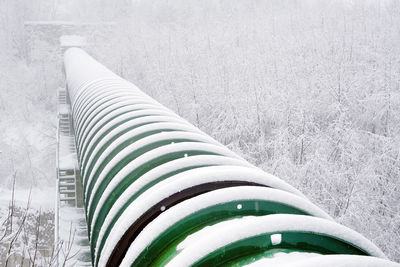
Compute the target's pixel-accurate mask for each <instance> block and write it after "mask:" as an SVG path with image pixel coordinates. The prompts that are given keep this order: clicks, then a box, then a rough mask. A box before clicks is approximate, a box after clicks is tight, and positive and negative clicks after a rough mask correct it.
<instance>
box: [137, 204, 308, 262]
mask: <svg viewBox="0 0 400 267" xmlns="http://www.w3.org/2000/svg"><path fill="white" fill-rule="evenodd" d="M239 204H240V205H242V208H241V209H238V208H237V205H239ZM277 213H286V214H303V215H307V214H308V213H307V212H305V211H302V210H300V209H298V208H296V207H292V206H288V205H285V204H282V203H278V202H272V201H267V200H262V199H253V200H235V201H231V202H225V203H222V204H218V205H214V206H211V207H207V208H204V209H201V210H198V211H196V212H195V213H193V214H191V215H189V216H187V217H185V218H183V219H181V220H180V221H179V222H178V223H176V224H174V225H173V226H171V227H169V228H168V229H167V230H165V231H164V232H163V233H161V234H160V235H158V237H157V238H156V239H154V240H153V242H152V243H151V244H150V245H149V246H147V247H146V249H145V250H144V251H143V252H142V253H141V254H140V255H139V257H138V258H137V259H136V260H135V261H134V262H133V263H132V266H163V265H164V264H166V263H168V262H169V260H171V259H172V258H173V257H174V256H176V255H177V254H178V251H177V246H178V245H179V243H181V242H182V241H183V240H184V239H185V238H186V237H187V236H189V235H191V234H193V233H195V232H197V231H199V230H200V229H202V228H204V227H206V226H210V225H214V224H216V223H218V222H222V221H226V220H231V219H235V218H240V217H242V216H262V215H269V214H277ZM210 266H212V265H210Z"/></svg>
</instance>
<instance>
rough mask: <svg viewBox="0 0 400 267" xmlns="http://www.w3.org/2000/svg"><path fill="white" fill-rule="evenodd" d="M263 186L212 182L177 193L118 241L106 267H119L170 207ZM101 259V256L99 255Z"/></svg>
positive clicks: (165, 200) (133, 226) (139, 219)
mask: <svg viewBox="0 0 400 267" xmlns="http://www.w3.org/2000/svg"><path fill="white" fill-rule="evenodd" d="M244 185H246V186H262V187H269V186H266V185H263V184H258V183H253V182H247V181H218V182H210V183H205V184H200V185H196V186H193V187H190V188H187V189H185V190H182V191H180V192H178V193H175V194H173V195H171V196H169V197H167V198H165V199H163V200H161V201H160V202H158V203H157V204H156V205H154V206H152V207H151V208H149V209H148V210H147V211H146V212H145V213H144V214H142V216H140V217H139V218H138V219H137V220H136V221H135V222H134V223H133V224H132V225H131V226H130V227H129V228H128V230H127V231H126V232H125V233H124V235H123V236H122V237H121V239H120V240H119V241H118V243H117V245H116V246H115V247H114V250H113V252H112V253H111V255H110V257H109V258H108V261H107V265H106V266H119V265H120V264H121V262H122V260H123V258H124V257H125V254H126V253H127V251H128V249H129V247H130V245H131V244H132V242H133V241H134V240H135V239H136V237H137V236H138V235H139V233H140V232H141V231H142V230H143V229H144V228H145V227H146V226H147V225H148V224H149V223H150V222H151V221H153V220H154V219H155V218H157V217H158V216H159V215H160V214H161V213H162V212H163V211H165V210H167V209H169V208H170V207H172V206H174V205H176V204H178V203H180V202H183V201H184V200H187V199H190V198H192V197H195V196H198V195H201V194H204V193H207V192H210V191H213V190H217V189H221V188H228V187H235V186H244ZM161 207H164V208H163V211H161ZM98 257H100V255H98Z"/></svg>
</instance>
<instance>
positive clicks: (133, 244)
mask: <svg viewBox="0 0 400 267" xmlns="http://www.w3.org/2000/svg"><path fill="white" fill-rule="evenodd" d="M64 65H65V68H64V69H65V74H66V79H67V87H68V90H69V95H70V98H71V103H72V116H73V123H74V129H75V136H76V144H77V150H78V154H79V160H80V162H79V164H80V166H81V172H82V184H83V186H84V188H83V194H84V200H85V201H84V202H85V210H86V215H87V223H88V230H89V237H90V243H91V244H90V245H91V253H92V261H93V265H94V266H118V265H120V264H121V265H122V266H148V265H160V266H161V265H162V266H163V265H168V266H191V265H193V266H200V265H202V266H203V265H204V266H206V265H207V266H209V265H210V264H211V265H215V264H218V265H220V264H238V265H244V264H253V263H257V262H263V261H266V260H268V259H272V258H274V257H277V256H279V255H281V254H282V253H284V254H285V255H287V257H286V256H285V257H284V258H285V259H286V258H290V259H296V257H301V260H298V261H294V262H299V264H300V265H301V266H306V265H307V260H310V263H312V264H314V265H315V264H316V259H317V257H316V256H318V255H319V256H318V258H323V259H324V257H329V256H321V255H329V254H337V255H342V256H337V257H335V258H332V260H333V261H337V262H338V264H339V263H340V261H341V260H343V261H345V262H348V263H349V262H350V263H351V262H352V259H354V262H363V263H365V264H367V263H369V264H370V265H369V266H383V265H382V264H384V263H390V262H389V261H386V260H377V258H376V257H378V258H383V259H384V258H385V255H384V254H383V253H382V251H381V250H380V249H379V248H377V247H376V246H375V245H374V244H372V243H371V242H370V241H368V240H367V239H365V238H364V237H363V236H361V235H360V234H358V233H356V232H354V231H353V230H350V229H348V228H346V227H344V226H342V225H339V224H337V223H335V222H334V221H333V220H332V219H331V217H330V216H329V215H327V214H326V213H325V212H324V211H322V210H321V209H320V208H318V207H317V206H316V205H314V204H313V203H311V202H310V201H309V200H307V199H306V198H305V197H304V195H303V194H302V193H300V192H299V191H298V190H297V189H295V188H294V187H292V186H291V185H289V184H288V183H286V182H284V181H283V180H281V179H279V178H277V177H275V176H273V175H270V174H268V173H265V172H263V171H262V170H260V169H258V168H256V167H255V166H253V165H251V164H250V163H248V162H246V161H245V160H244V159H242V158H241V157H240V156H238V155H237V154H235V153H233V152H231V151H230V150H228V149H227V148H226V147H224V146H223V145H222V144H220V143H219V142H217V141H216V140H214V139H212V138H211V137H209V136H208V135H206V134H205V133H203V132H202V131H201V130H199V129H198V128H196V127H195V126H193V125H192V124H190V123H189V122H187V121H186V120H184V119H182V118H181V117H179V116H178V115H176V114H175V113H174V112H172V111H171V110H169V109H168V108H166V107H164V106H162V105H161V104H159V103H158V102H157V101H155V100H154V99H152V98H151V97H149V96H148V95H146V94H145V93H143V92H142V91H140V90H139V89H138V88H137V87H136V86H135V85H133V84H131V83H130V82H128V81H126V80H124V79H122V78H120V77H118V76H117V75H116V74H114V73H113V72H111V71H110V70H108V69H107V68H106V67H104V66H103V65H101V64H100V63H98V62H97V61H96V60H94V59H93V58H92V57H91V56H89V55H88V54H87V53H86V52H84V51H83V50H82V49H79V48H70V49H68V50H67V51H66V52H65V57H64ZM293 255H295V257H293ZM299 255H300V256H299ZM352 255H353V256H352ZM355 255H358V256H355ZM360 255H363V256H364V257H363V258H360V257H361V256H360ZM329 259H331V258H329ZM321 262H329V260H328V261H326V260H321ZM291 263H293V262H291ZM374 264H375V265H374ZM377 264H379V265H377ZM390 264H394V265H396V264H395V263H390ZM300 265H299V266H300ZM394 265H390V266H394ZM291 266H296V265H295V264H292V265H291ZM388 266H389V265H388Z"/></svg>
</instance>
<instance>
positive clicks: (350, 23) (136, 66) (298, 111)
mask: <svg viewBox="0 0 400 267" xmlns="http://www.w3.org/2000/svg"><path fill="white" fill-rule="evenodd" d="M35 21H36V22H43V21H46V22H51V21H53V22H54V23H59V22H60V21H69V22H71V23H83V22H84V23H92V24H96V23H97V24H99V25H103V26H101V27H99V28H101V29H98V30H82V31H81V32H80V34H81V35H84V36H85V37H86V39H87V46H86V47H85V50H86V51H87V52H88V53H90V54H91V55H93V56H94V57H95V58H96V59H97V60H99V61H100V62H102V63H103V64H105V65H106V66H107V67H108V68H110V69H111V70H113V71H115V72H116V73H117V74H118V75H120V76H121V77H123V78H125V79H127V80H129V81H131V82H133V83H134V84H135V85H137V86H138V87H139V88H141V89H142V90H143V91H144V92H146V93H147V94H149V95H150V96H152V97H153V98H155V99H156V100H157V101H159V102H160V103H162V104H164V105H165V106H167V107H169V108H171V109H172V110H174V111H175V112H176V113H177V114H179V115H180V116H182V117H183V118H185V119H187V120H188V121H190V122H191V123H193V124H194V125H196V126H197V127H199V128H200V129H201V130H203V131H204V132H206V133H208V134H209V135H210V136H212V137H214V138H215V139H216V140H218V141H220V142H221V143H223V144H225V145H226V146H227V147H228V148H230V149H231V150H233V151H234V152H236V153H238V154H239V155H241V156H242V157H244V158H245V159H247V160H248V161H249V162H251V163H253V164H255V165H256V166H258V167H259V168H261V169H263V170H265V171H266V172H268V173H271V174H274V175H276V176H277V177H280V178H281V179H283V180H285V181H287V182H288V183H289V184H291V185H293V186H294V187H296V188H298V189H299V190H300V191H301V192H302V193H304V194H305V195H306V196H307V197H308V198H309V199H310V200H311V201H312V202H314V203H316V204H317V205H318V206H320V207H321V208H322V209H323V210H325V211H326V212H328V213H329V215H331V216H332V217H333V218H334V219H335V220H336V221H337V222H339V223H342V224H344V225H346V226H348V227H350V228H352V229H354V230H356V231H358V232H360V233H361V234H363V235H364V236H366V237H367V238H368V239H370V240H371V241H372V242H374V243H375V244H376V245H377V246H378V247H380V248H381V249H382V250H383V251H384V252H385V253H386V255H387V256H388V257H389V258H390V259H391V260H394V261H397V262H400V179H399V177H400V46H399V42H400V1H398V0H249V1H243V0H237V1H231V0H168V1H165V0H132V1H129V0H117V1H105V0H95V1H89V0H75V1H58V0H35V1H30V0H0V111H1V113H0V127H1V131H0V223H1V227H0V235H1V236H0V265H1V264H5V265H6V266H7V262H8V261H9V259H8V258H7V256H6V255H8V256H9V255H11V254H12V255H13V256H14V258H16V259H20V262H23V261H24V259H29V260H30V262H31V263H33V262H36V265H39V266H52V264H53V263H54V262H53V259H52V253H53V252H54V251H53V252H52V251H51V250H52V249H53V250H54V247H55V246H54V244H51V245H49V243H52V242H53V237H52V231H53V227H54V226H53V224H54V218H53V217H54V215H53V212H54V199H55V192H56V191H55V146H56V119H55V118H56V89H57V88H58V87H59V86H63V83H64V81H63V78H62V51H61V50H60V47H59V43H58V37H59V36H57V32H51V31H49V30H48V29H45V28H43V29H42V32H40V31H41V30H40V29H39V30H37V29H36V30H35V31H33V30H32V29H31V28H30V25H32V22H35ZM104 25H105V26H104ZM52 34H54V36H53V35H52ZM21 225H22V226H23V227H20V226H21ZM46 246H47V247H46ZM49 247H51V248H49ZM21 259H22V260H21ZM8 264H9V265H8V266H12V265H11V263H10V262H8Z"/></svg>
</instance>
